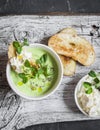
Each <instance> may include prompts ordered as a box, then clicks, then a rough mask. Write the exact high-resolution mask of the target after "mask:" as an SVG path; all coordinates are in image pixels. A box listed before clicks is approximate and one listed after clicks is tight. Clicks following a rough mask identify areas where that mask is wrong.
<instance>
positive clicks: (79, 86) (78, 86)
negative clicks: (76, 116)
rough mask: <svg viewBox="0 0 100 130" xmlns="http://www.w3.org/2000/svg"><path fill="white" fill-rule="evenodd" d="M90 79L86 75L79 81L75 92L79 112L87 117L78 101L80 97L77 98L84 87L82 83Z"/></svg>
mask: <svg viewBox="0 0 100 130" xmlns="http://www.w3.org/2000/svg"><path fill="white" fill-rule="evenodd" d="M87 77H88V75H85V76H84V77H83V78H81V79H80V80H79V82H78V83H77V85H76V87H75V92H74V98H75V103H76V105H77V107H78V108H79V110H80V111H81V112H82V113H83V114H84V115H86V116H89V115H88V114H87V113H86V112H85V111H84V110H83V109H82V107H81V105H80V104H79V101H78V97H77V94H78V92H79V91H80V89H81V87H82V82H84V81H85V79H86V78H87Z"/></svg>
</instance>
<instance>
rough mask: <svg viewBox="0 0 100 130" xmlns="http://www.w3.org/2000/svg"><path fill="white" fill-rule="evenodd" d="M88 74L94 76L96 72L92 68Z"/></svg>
mask: <svg viewBox="0 0 100 130" xmlns="http://www.w3.org/2000/svg"><path fill="white" fill-rule="evenodd" d="M88 75H89V76H91V77H96V73H95V72H94V71H93V70H91V71H90V72H89V73H88Z"/></svg>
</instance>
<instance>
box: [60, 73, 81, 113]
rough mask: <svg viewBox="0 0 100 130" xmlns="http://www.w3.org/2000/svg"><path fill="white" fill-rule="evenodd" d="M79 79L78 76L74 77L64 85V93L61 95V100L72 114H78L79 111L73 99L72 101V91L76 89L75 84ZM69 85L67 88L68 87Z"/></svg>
mask: <svg viewBox="0 0 100 130" xmlns="http://www.w3.org/2000/svg"><path fill="white" fill-rule="evenodd" d="M80 79H81V77H79V76H77V75H76V76H75V78H73V79H72V80H71V81H70V82H68V83H66V86H65V88H64V93H63V100H64V102H65V104H66V106H67V107H68V109H69V110H71V112H72V113H77V114H79V113H80V111H79V109H78V108H77V106H76V103H75V99H74V90H75V87H76V84H77V83H78V81H79V80H80ZM68 85H69V86H68Z"/></svg>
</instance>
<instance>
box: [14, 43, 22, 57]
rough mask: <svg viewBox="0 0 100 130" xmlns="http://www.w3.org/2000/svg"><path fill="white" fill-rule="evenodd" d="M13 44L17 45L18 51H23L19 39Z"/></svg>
mask: <svg viewBox="0 0 100 130" xmlns="http://www.w3.org/2000/svg"><path fill="white" fill-rule="evenodd" d="M13 46H14V47H15V49H16V51H17V53H18V54H20V53H21V51H22V46H21V45H20V43H19V42H18V41H14V42H13Z"/></svg>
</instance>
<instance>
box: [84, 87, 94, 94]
mask: <svg viewBox="0 0 100 130" xmlns="http://www.w3.org/2000/svg"><path fill="white" fill-rule="evenodd" d="M92 91H93V90H92V88H89V89H88V90H86V91H85V92H86V94H91V93H92Z"/></svg>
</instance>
